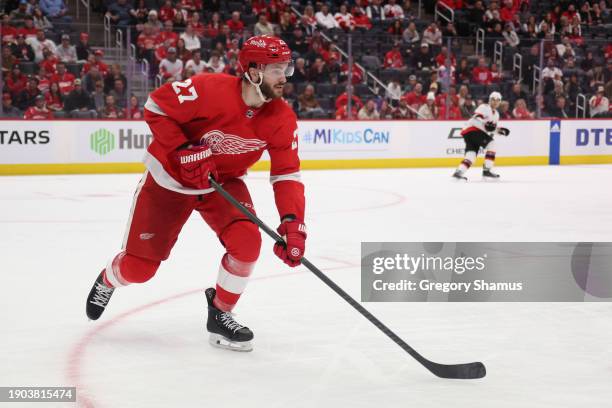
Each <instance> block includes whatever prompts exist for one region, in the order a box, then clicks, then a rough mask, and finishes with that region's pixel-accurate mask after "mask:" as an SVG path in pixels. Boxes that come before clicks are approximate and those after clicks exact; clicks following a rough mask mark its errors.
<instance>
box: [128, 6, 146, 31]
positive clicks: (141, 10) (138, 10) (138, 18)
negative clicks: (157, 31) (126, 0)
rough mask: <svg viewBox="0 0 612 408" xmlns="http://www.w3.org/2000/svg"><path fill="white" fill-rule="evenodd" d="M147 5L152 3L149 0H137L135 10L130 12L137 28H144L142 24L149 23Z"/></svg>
mask: <svg viewBox="0 0 612 408" xmlns="http://www.w3.org/2000/svg"><path fill="white" fill-rule="evenodd" d="M147 3H150V2H149V1H147V0H137V1H135V2H134V8H132V9H131V10H130V15H131V16H132V19H133V20H132V23H133V24H135V25H137V26H142V24H144V23H146V22H147V17H148V15H149V9H148V8H147ZM136 29H137V30H138V28H136Z"/></svg>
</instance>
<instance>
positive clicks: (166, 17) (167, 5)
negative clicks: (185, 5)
mask: <svg viewBox="0 0 612 408" xmlns="http://www.w3.org/2000/svg"><path fill="white" fill-rule="evenodd" d="M175 15H176V10H175V9H174V6H172V0H166V1H165V2H164V5H163V6H161V8H160V9H159V21H161V22H162V23H165V22H166V21H172V20H174V16H175Z"/></svg>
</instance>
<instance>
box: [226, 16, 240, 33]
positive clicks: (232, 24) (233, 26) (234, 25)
mask: <svg viewBox="0 0 612 408" xmlns="http://www.w3.org/2000/svg"><path fill="white" fill-rule="evenodd" d="M226 24H227V26H228V27H229V29H230V31H231V32H232V33H236V34H242V31H243V30H244V23H243V22H242V20H241V19H240V12H239V11H234V12H232V18H231V19H229V20H227V22H226Z"/></svg>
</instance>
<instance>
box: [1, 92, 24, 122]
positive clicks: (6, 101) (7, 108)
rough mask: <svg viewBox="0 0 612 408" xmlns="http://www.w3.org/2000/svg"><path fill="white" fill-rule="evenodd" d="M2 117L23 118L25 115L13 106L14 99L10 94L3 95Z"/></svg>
mask: <svg viewBox="0 0 612 408" xmlns="http://www.w3.org/2000/svg"><path fill="white" fill-rule="evenodd" d="M2 117H3V118H22V117H23V114H22V113H21V111H20V110H19V109H17V108H16V107H14V106H13V98H12V97H11V95H10V94H8V93H4V94H2Z"/></svg>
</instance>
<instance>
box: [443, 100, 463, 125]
mask: <svg viewBox="0 0 612 408" xmlns="http://www.w3.org/2000/svg"><path fill="white" fill-rule="evenodd" d="M438 96H439V95H438ZM438 108H439V109H438V119H449V120H461V119H463V116H462V115H461V109H460V108H459V103H458V102H457V101H455V100H453V99H451V103H450V109H449V110H448V118H447V117H446V104H442V105H438Z"/></svg>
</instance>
